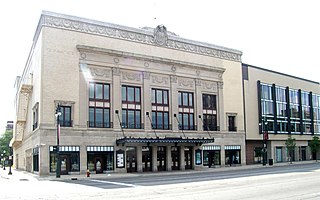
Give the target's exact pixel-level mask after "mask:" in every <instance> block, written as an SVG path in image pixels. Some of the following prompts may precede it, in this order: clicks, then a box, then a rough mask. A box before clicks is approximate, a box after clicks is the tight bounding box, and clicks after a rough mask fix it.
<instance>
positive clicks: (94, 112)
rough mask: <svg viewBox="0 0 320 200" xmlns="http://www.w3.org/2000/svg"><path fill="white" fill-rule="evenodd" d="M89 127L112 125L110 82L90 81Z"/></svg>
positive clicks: (108, 126) (107, 126)
mask: <svg viewBox="0 0 320 200" xmlns="http://www.w3.org/2000/svg"><path fill="white" fill-rule="evenodd" d="M89 127H95V128H110V127H111V123H110V85H109V84H105V83H95V82H90V83H89Z"/></svg>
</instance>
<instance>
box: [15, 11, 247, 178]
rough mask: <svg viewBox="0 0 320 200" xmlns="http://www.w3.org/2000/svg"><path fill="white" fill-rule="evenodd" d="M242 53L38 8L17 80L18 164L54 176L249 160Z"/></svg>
mask: <svg viewBox="0 0 320 200" xmlns="http://www.w3.org/2000/svg"><path fill="white" fill-rule="evenodd" d="M241 55H242V53H241V52H240V51H237V50H233V49H229V48H225V47H220V46H215V45H211V44H207V43H202V42H197V41H192V40H187V39H184V38H181V37H178V36H177V35H175V34H174V33H172V32H169V31H167V30H166V27H165V26H163V25H160V26H158V27H156V28H141V29H136V28H131V27H125V26H120V25H115V24H109V23H105V22H99V21H94V20H89V19H84V18H79V17H74V16H68V15H62V14H57V13H52V12H43V13H42V15H41V17H40V20H39V24H38V27H37V29H36V32H35V36H34V41H33V45H32V48H31V51H30V54H29V57H28V60H27V62H26V66H25V68H24V71H23V73H22V75H21V76H19V77H18V78H17V80H16V84H15V87H16V89H17V93H16V104H15V106H16V120H15V123H14V137H13V139H12V141H11V145H12V147H13V151H14V153H13V156H14V165H15V167H16V168H18V169H24V170H27V171H31V172H34V173H38V174H39V175H47V174H54V173H55V170H56V164H57V162H56V159H57V139H59V155H60V158H61V173H62V174H72V173H85V172H86V170H87V169H89V170H90V171H91V172H95V173H106V172H107V171H111V172H144V171H171V170H185V169H195V168H201V167H214V166H234V165H238V164H245V163H246V153H245V131H244V130H245V128H244V104H243V98H244V97H243V87H242V73H241V72H242V65H241Z"/></svg>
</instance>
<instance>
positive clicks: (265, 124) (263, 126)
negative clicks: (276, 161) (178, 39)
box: [259, 118, 268, 166]
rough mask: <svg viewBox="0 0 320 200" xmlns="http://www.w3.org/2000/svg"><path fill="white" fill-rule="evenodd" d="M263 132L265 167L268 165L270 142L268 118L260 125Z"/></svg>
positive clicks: (263, 163)
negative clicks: (268, 142) (268, 143)
mask: <svg viewBox="0 0 320 200" xmlns="http://www.w3.org/2000/svg"><path fill="white" fill-rule="evenodd" d="M259 126H260V127H261V132H262V141H263V148H262V165H263V166H265V165H266V163H267V141H268V121H267V120H266V118H264V119H263V122H262V123H259Z"/></svg>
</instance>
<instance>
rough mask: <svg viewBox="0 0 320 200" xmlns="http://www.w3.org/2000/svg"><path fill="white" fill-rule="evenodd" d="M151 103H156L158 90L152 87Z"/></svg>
mask: <svg viewBox="0 0 320 200" xmlns="http://www.w3.org/2000/svg"><path fill="white" fill-rule="evenodd" d="M151 103H152V104H154V103H156V90H154V89H152V92H151Z"/></svg>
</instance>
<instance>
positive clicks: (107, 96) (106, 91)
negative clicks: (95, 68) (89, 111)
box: [103, 85, 110, 100]
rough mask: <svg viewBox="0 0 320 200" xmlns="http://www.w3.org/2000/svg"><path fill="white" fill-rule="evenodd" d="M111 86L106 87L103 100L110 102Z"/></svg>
mask: <svg viewBox="0 0 320 200" xmlns="http://www.w3.org/2000/svg"><path fill="white" fill-rule="evenodd" d="M109 89H110V88H109V85H104V91H103V99H105V100H109V98H110V97H109Z"/></svg>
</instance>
